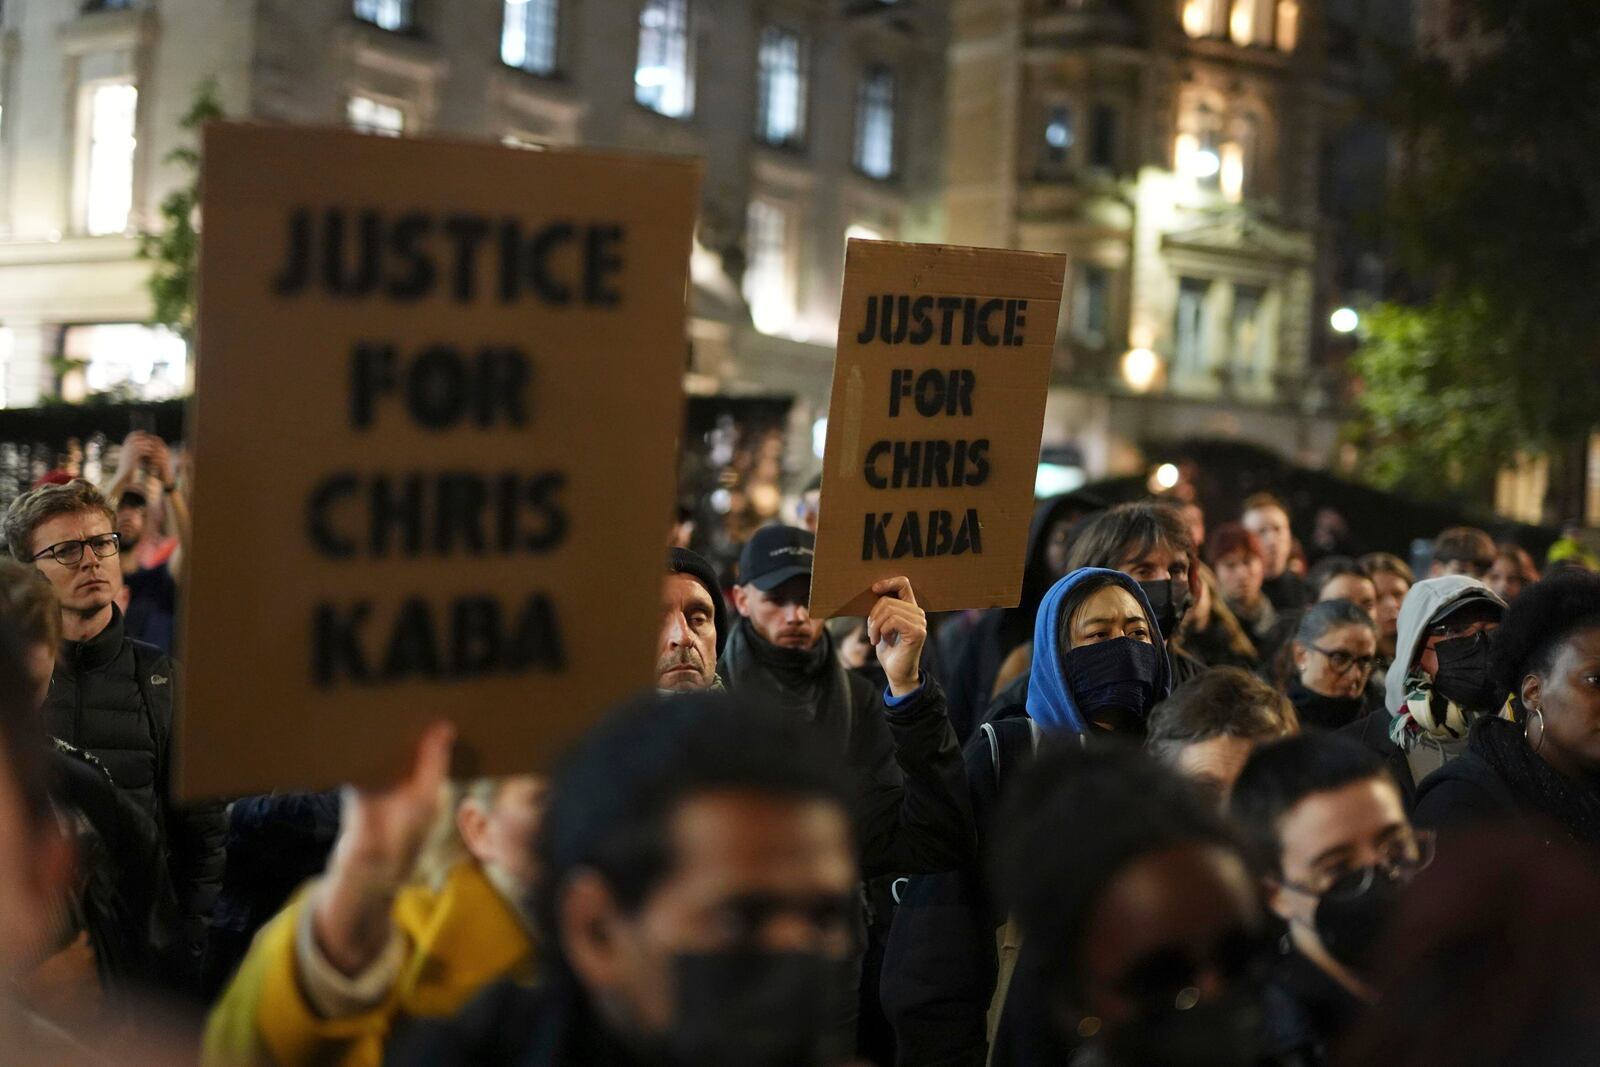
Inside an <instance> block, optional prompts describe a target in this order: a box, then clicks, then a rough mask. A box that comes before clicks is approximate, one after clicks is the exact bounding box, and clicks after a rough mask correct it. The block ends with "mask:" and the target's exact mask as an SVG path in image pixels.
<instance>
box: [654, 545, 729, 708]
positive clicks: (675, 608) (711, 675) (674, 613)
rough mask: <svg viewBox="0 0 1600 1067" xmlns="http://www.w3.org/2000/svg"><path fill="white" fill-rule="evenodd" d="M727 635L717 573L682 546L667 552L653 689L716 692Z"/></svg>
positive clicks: (699, 557) (726, 621) (703, 560)
mask: <svg viewBox="0 0 1600 1067" xmlns="http://www.w3.org/2000/svg"><path fill="white" fill-rule="evenodd" d="M727 634H728V607H727V603H726V601H724V600H723V598H722V590H721V589H719V588H718V587H717V574H716V571H714V570H712V569H711V564H709V563H707V562H706V560H705V559H704V558H703V557H701V556H699V555H697V554H696V553H693V552H690V551H689V550H688V549H686V548H674V549H670V550H668V553H667V577H666V581H665V582H663V583H662V586H661V643H660V646H659V648H658V649H657V653H656V689H658V690H660V691H661V692H663V693H696V692H700V691H701V690H705V689H721V688H722V682H721V680H720V679H719V678H718V677H717V655H718V654H719V653H720V652H721V651H722V645H723V642H724V641H726V640H727Z"/></svg>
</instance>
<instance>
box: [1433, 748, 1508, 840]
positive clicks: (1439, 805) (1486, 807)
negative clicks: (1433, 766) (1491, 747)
mask: <svg viewBox="0 0 1600 1067" xmlns="http://www.w3.org/2000/svg"><path fill="white" fill-rule="evenodd" d="M1518 814H1519V812H1518V808H1517V802H1516V799H1515V798H1514V797H1513V795H1512V793H1511V791H1510V790H1509V789H1507V788H1506V786H1505V785H1504V784H1503V783H1501V782H1500V781H1499V780H1498V779H1497V778H1495V776H1494V772H1492V771H1491V770H1490V769H1489V768H1488V767H1487V766H1485V765H1483V764H1482V763H1481V762H1480V761H1479V760H1478V758H1477V757H1476V755H1474V754H1473V753H1470V752H1469V753H1467V754H1466V755H1464V756H1461V757H1460V758H1458V759H1456V760H1454V761H1452V762H1451V763H1447V764H1446V765H1445V766H1443V767H1441V768H1440V769H1439V770H1437V771H1434V772H1433V773H1432V774H1430V775H1429V776H1428V777H1427V779H1426V780H1424V781H1423V783H1422V785H1421V787H1420V788H1419V789H1418V791H1417V807H1416V810H1415V811H1414V812H1412V815H1411V818H1412V821H1413V822H1415V823H1416V824H1417V825H1418V826H1421V827H1426V828H1427V829H1430V830H1435V831H1437V832H1438V833H1440V834H1441V835H1446V836H1450V835H1454V834H1455V833H1457V832H1459V831H1461V830H1469V829H1472V828H1474V827H1480V826H1483V825H1484V824H1486V823H1495V822H1505V821H1507V820H1510V819H1514V818H1516V816H1517V815H1518Z"/></svg>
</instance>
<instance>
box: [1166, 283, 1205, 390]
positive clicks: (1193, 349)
mask: <svg viewBox="0 0 1600 1067" xmlns="http://www.w3.org/2000/svg"><path fill="white" fill-rule="evenodd" d="M1210 292H1211V283H1210V282H1208V281H1205V280H1203V279H1200V278H1182V279H1180V280H1179V282H1178V311H1177V322H1176V324H1175V325H1174V328H1173V339H1174V344H1173V363H1174V365H1175V367H1176V370H1177V372H1178V374H1179V375H1181V376H1195V375H1199V374H1200V373H1201V372H1202V371H1204V370H1205V367H1206V297H1207V296H1208V295H1209V294H1210Z"/></svg>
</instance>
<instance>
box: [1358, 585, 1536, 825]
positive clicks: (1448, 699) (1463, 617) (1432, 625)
mask: <svg viewBox="0 0 1600 1067" xmlns="http://www.w3.org/2000/svg"><path fill="white" fill-rule="evenodd" d="M1505 613H1506V603H1505V601H1503V600H1501V599H1500V598H1499V597H1497V596H1495V594H1494V592H1493V591H1491V590H1490V589H1489V587H1488V586H1486V585H1484V584H1483V583H1482V582H1480V581H1478V580H1477V579H1476V578H1469V577H1467V576H1465V575H1449V576H1446V577H1442V578H1429V579H1427V580H1426V581H1422V582H1418V583H1417V584H1416V585H1414V586H1412V587H1411V591H1410V592H1409V593H1407V594H1406V599H1405V602H1404V603H1403V604H1402V605H1401V606H1400V619H1399V623H1398V633H1397V640H1396V642H1395V661H1394V665H1393V666H1392V667H1391V668H1390V669H1389V676H1388V679H1387V682H1386V687H1385V697H1386V700H1385V706H1384V707H1383V708H1380V709H1379V710H1377V711H1375V712H1373V713H1372V714H1370V715H1368V716H1366V717H1365V718H1362V719H1358V720H1357V721H1356V722H1354V723H1352V724H1351V725H1350V726H1348V727H1345V729H1344V731H1342V732H1344V733H1347V734H1350V735H1352V736H1354V737H1355V738H1357V739H1358V740H1360V741H1361V742H1362V743H1363V744H1365V745H1367V746H1368V747H1369V748H1371V749H1372V750H1373V751H1375V752H1377V753H1378V754H1379V755H1381V756H1383V758H1384V760H1385V762H1386V763H1387V765H1388V767H1389V770H1390V772H1391V773H1392V774H1393V775H1394V776H1395V779H1396V780H1397V781H1398V782H1399V783H1400V791H1401V793H1402V794H1404V796H1405V801H1406V807H1407V809H1408V810H1409V809H1410V808H1411V807H1412V806H1414V805H1415V803H1416V798H1417V785H1418V784H1420V783H1421V781H1422V780H1423V779H1424V778H1426V777H1427V776H1428V775H1429V774H1432V773H1433V772H1434V771H1436V770H1438V769H1439V768H1440V767H1442V766H1444V765H1445V764H1446V763H1448V762H1450V761H1451V760H1452V759H1455V758H1456V757H1457V756H1460V755H1461V754H1462V753H1463V752H1465V751H1466V747H1467V731H1468V729H1469V728H1470V727H1471V725H1472V723H1473V721H1474V720H1475V719H1477V718H1479V717H1480V716H1484V715H1496V714H1500V713H1502V712H1503V711H1504V709H1505V707H1506V703H1507V699H1508V697H1509V694H1508V693H1506V692H1503V691H1502V690H1501V687H1500V686H1498V685H1496V684H1495V682H1494V680H1493V675H1492V673H1491V671H1490V665H1489V649H1490V634H1492V633H1493V632H1494V631H1495V630H1496V629H1498V628H1499V626H1500V622H1501V620H1502V619H1504V618H1505Z"/></svg>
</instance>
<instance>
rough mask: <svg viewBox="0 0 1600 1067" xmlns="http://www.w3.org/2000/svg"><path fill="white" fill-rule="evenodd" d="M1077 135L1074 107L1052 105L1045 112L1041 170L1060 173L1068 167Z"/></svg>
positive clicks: (1040, 158)
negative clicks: (1073, 116) (1073, 126)
mask: <svg viewBox="0 0 1600 1067" xmlns="http://www.w3.org/2000/svg"><path fill="white" fill-rule="evenodd" d="M1076 140H1077V135H1076V133H1075V132H1074V131H1073V128H1072V109H1071V108H1069V107H1065V106H1058V107H1052V108H1050V110H1049V111H1047V112H1046V113H1045V118H1044V145H1043V147H1042V148H1041V150H1040V155H1039V162H1040V164H1041V166H1040V170H1042V171H1045V172H1046V173H1055V174H1059V173H1061V172H1062V171H1064V170H1066V169H1067V164H1068V163H1069V161H1070V160H1071V159H1072V146H1073V143H1074V142H1075V141H1076Z"/></svg>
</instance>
